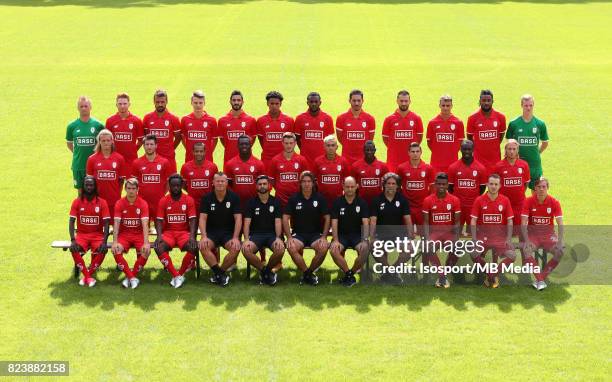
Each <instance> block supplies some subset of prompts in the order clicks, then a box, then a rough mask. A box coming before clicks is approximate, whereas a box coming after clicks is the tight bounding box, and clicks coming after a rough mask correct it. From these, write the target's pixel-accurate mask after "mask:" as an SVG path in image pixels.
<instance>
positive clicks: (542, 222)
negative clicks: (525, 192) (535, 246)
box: [521, 195, 563, 235]
mask: <svg viewBox="0 0 612 382" xmlns="http://www.w3.org/2000/svg"><path fill="white" fill-rule="evenodd" d="M521 215H522V216H526V217H527V218H528V219H529V220H528V224H529V225H530V226H537V227H533V228H532V227H530V228H529V233H530V234H532V233H536V234H545V235H550V234H553V233H554V225H555V219H556V218H560V217H563V212H562V211H561V203H559V201H558V200H557V199H555V198H553V197H552V196H550V195H548V196H546V199H544V201H543V202H542V203H540V201H539V200H538V197H537V196H535V195H534V196H530V197H528V198H527V199H525V203H523V212H522V214H521ZM534 228H535V230H534Z"/></svg>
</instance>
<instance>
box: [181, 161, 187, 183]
mask: <svg viewBox="0 0 612 382" xmlns="http://www.w3.org/2000/svg"><path fill="white" fill-rule="evenodd" d="M187 173H188V172H187V163H183V165H182V166H181V177H182V178H183V179H185V180H187Z"/></svg>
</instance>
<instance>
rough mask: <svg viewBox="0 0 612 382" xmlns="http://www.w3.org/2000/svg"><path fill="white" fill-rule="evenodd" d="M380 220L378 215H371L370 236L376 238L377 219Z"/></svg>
mask: <svg viewBox="0 0 612 382" xmlns="http://www.w3.org/2000/svg"><path fill="white" fill-rule="evenodd" d="M377 220H378V216H376V215H372V216H370V232H369V234H368V235H369V237H370V238H372V239H374V238H375V237H376V221H377Z"/></svg>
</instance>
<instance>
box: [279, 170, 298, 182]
mask: <svg viewBox="0 0 612 382" xmlns="http://www.w3.org/2000/svg"><path fill="white" fill-rule="evenodd" d="M280 180H281V182H297V181H298V173H297V172H281V174H280Z"/></svg>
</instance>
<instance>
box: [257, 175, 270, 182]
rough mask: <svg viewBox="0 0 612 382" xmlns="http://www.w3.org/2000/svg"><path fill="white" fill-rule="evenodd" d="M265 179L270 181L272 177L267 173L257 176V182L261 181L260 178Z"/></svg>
mask: <svg viewBox="0 0 612 382" xmlns="http://www.w3.org/2000/svg"><path fill="white" fill-rule="evenodd" d="M262 179H265V180H267V181H268V182H269V181H270V177H269V176H268V175H266V174H261V175H259V176H258V177H257V178H255V184H257V183H259V181H260V180H262Z"/></svg>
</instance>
